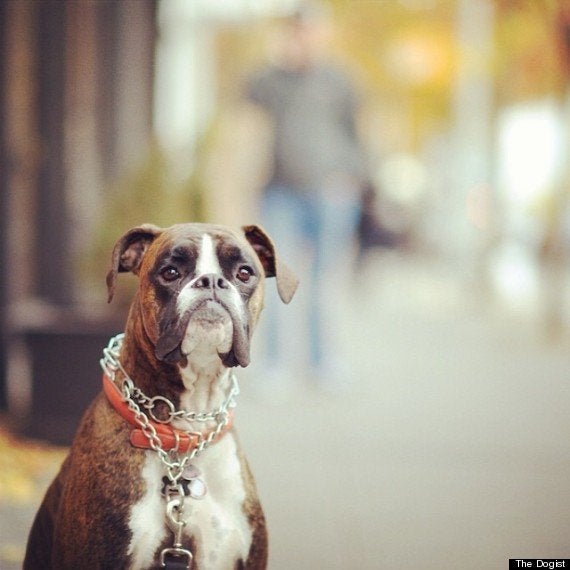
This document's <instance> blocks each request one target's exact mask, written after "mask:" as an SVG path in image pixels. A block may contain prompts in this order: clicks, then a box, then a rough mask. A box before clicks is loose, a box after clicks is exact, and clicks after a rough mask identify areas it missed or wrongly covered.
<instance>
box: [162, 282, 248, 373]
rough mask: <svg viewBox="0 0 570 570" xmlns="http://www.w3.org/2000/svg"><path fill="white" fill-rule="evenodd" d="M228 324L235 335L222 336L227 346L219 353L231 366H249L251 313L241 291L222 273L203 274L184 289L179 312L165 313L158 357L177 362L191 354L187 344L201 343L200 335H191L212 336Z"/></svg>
mask: <svg viewBox="0 0 570 570" xmlns="http://www.w3.org/2000/svg"><path fill="white" fill-rule="evenodd" d="M224 327H226V330H227V334H228V335H231V338H227V339H220V346H222V347H223V348H224V349H225V350H223V351H221V352H218V354H219V356H220V359H221V360H222V362H223V364H224V365H225V366H227V367H232V366H238V365H239V366H242V367H245V366H247V365H248V364H249V340H250V339H249V336H250V335H249V325H248V314H247V311H246V310H245V307H244V304H243V301H242V299H241V297H240V295H239V293H238V292H237V290H236V289H235V288H234V287H233V286H232V285H231V283H230V282H229V281H227V280H226V279H225V278H224V277H223V276H222V275H219V274H214V273H210V274H205V275H201V276H199V277H197V278H195V279H194V280H193V281H191V282H190V283H189V284H187V285H186V286H185V287H184V288H183V289H182V291H181V292H180V294H179V296H178V299H177V303H176V314H175V315H173V314H170V315H165V319H164V326H163V327H162V328H163V330H162V332H161V334H160V337H159V339H158V341H157V343H156V347H155V354H156V357H157V358H158V359H160V360H163V361H165V362H169V363H172V364H174V363H177V362H179V361H180V360H182V359H183V358H184V357H186V356H189V353H188V352H186V351H185V350H184V349H183V344H190V345H193V344H199V341H200V339H199V338H190V339H187V335H193V336H198V335H208V334H209V333H210V331H212V330H213V329H215V328H218V329H220V330H222V331H223V330H224ZM185 339H186V342H185ZM224 344H226V345H227V346H223V345H224ZM190 351H191V349H190Z"/></svg>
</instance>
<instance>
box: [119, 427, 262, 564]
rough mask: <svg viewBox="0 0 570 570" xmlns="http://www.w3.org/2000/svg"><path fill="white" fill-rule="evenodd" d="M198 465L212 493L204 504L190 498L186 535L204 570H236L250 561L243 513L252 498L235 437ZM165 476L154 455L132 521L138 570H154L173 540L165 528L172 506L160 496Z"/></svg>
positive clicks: (145, 470) (200, 459) (145, 471)
mask: <svg viewBox="0 0 570 570" xmlns="http://www.w3.org/2000/svg"><path fill="white" fill-rule="evenodd" d="M192 463H193V464H194V465H196V467H198V468H199V469H200V471H201V472H202V474H201V478H202V479H203V480H204V482H205V483H206V485H207V487H208V493H207V494H206V496H205V497H204V498H203V499H201V500H196V499H192V498H187V499H186V501H185V504H184V519H185V520H186V521H187V525H186V527H185V533H186V534H188V535H191V536H193V537H194V542H195V545H196V547H195V548H196V552H193V553H192V554H193V555H194V559H195V560H196V562H197V564H198V566H199V567H201V568H208V569H211V570H226V569H229V568H234V567H235V563H236V561H237V560H239V559H242V560H246V559H247V555H248V553H249V549H250V546H251V541H252V531H251V528H250V526H249V523H248V520H247V517H246V514H245V512H244V510H243V504H244V501H245V498H246V492H245V488H244V485H243V477H242V473H241V466H240V462H239V459H238V454H237V448H236V442H235V440H234V438H233V436H232V435H231V434H227V435H226V436H225V437H224V438H223V439H222V440H221V441H220V442H219V443H217V444H216V445H214V446H212V447H211V448H209V449H207V450H206V451H205V452H204V453H203V454H202V455H200V456H199V457H197V458H195V459H194V460H193V461H192ZM164 474H165V472H164V467H163V465H162V463H161V462H160V460H159V458H158V456H157V455H156V453H154V452H152V451H148V452H147V458H146V461H145V463H144V466H143V469H142V473H141V477H142V479H143V481H144V484H145V487H146V490H145V493H144V495H143V496H142V498H141V500H140V501H139V502H138V503H137V504H135V505H133V507H132V509H131V514H130V520H129V527H130V530H131V532H132V539H131V543H130V546H129V554H130V555H131V556H132V564H131V568H132V569H133V570H135V569H136V570H140V569H142V568H148V567H149V566H150V565H151V564H152V561H153V558H154V555H155V553H156V551H157V549H158V548H159V547H160V545H161V543H162V542H163V540H164V539H165V538H168V540H170V537H171V536H172V534H171V533H170V531H169V530H168V529H167V528H166V526H165V508H166V502H165V500H164V498H163V497H162V496H161V494H160V487H161V479H162V477H163V476H164Z"/></svg>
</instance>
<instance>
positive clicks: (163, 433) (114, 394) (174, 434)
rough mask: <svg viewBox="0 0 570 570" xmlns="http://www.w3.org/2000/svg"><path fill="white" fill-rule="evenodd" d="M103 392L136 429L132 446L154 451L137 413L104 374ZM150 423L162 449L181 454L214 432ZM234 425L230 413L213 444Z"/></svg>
mask: <svg viewBox="0 0 570 570" xmlns="http://www.w3.org/2000/svg"><path fill="white" fill-rule="evenodd" d="M103 391H104V392H105V396H107V400H109V403H110V404H111V406H113V408H114V409H115V411H116V412H117V413H118V414H119V415H120V416H121V417H122V418H123V419H124V420H126V421H127V422H128V423H129V424H131V425H132V426H133V427H134V428H135V429H133V431H132V432H131V445H133V446H134V447H138V448H141V449H152V446H151V445H150V441H149V439H148V437H146V435H145V434H144V432H143V431H142V429H140V427H139V424H138V423H137V421H136V419H135V413H134V412H133V411H132V410H131V409H130V408H129V405H128V404H127V402H125V400H124V399H123V395H122V394H121V391H120V390H119V388H118V387H117V385H116V384H115V383H114V382H113V381H112V380H111V379H110V378H109V377H108V376H107V375H106V374H103ZM149 423H150V424H151V425H152V426H153V427H154V429H155V430H156V434H157V436H158V438H159V439H160V442H161V444H162V449H164V450H165V451H170V450H176V451H178V452H180V453H189V452H192V451H193V450H194V449H197V448H198V447H199V445H200V443H201V442H202V441H204V440H206V439H208V437H209V436H210V434H211V433H212V432H213V431H214V430H211V431H208V432H205V433H203V432H186V431H182V430H179V429H176V428H173V427H172V426H170V425H169V424H161V423H158V422H155V421H152V420H150V419H149ZM232 423H233V413H232V412H231V411H230V412H229V422H228V424H227V425H226V426H225V427H224V428H223V429H222V430H221V431H220V433H219V434H218V435H217V436H216V437H215V438H214V439H213V440H212V443H217V442H218V441H220V439H221V438H222V437H223V436H224V435H225V434H226V433H227V432H228V431H229V430H230V429H231V427H232Z"/></svg>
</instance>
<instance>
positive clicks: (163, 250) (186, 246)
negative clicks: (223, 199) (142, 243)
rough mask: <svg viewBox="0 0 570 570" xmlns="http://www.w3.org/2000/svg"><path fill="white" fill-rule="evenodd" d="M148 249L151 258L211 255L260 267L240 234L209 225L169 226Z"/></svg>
mask: <svg viewBox="0 0 570 570" xmlns="http://www.w3.org/2000/svg"><path fill="white" fill-rule="evenodd" d="M152 249H153V252H152V253H153V254H154V255H153V256H152V257H154V259H155V260H158V259H163V258H168V257H175V258H178V259H179V260H180V261H185V260H191V259H193V260H197V259H198V258H199V257H200V256H207V255H215V256H216V257H217V258H218V259H219V260H220V262H224V264H225V263H235V262H238V261H244V262H247V263H253V264H255V265H256V266H258V267H260V262H259V259H258V258H257V255H256V254H255V251H254V250H253V248H252V247H251V245H250V244H249V243H248V242H247V240H246V239H245V237H244V236H243V234H240V233H238V232H237V231H234V230H232V229H230V228H227V227H223V226H216V225H212V224H179V225H176V226H172V227H171V228H168V229H167V230H165V231H164V232H163V233H162V235H160V236H159V238H158V239H157V240H156V241H155V242H154V244H153V247H152ZM149 253H150V252H149Z"/></svg>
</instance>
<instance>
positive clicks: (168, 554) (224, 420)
mask: <svg viewBox="0 0 570 570" xmlns="http://www.w3.org/2000/svg"><path fill="white" fill-rule="evenodd" d="M128 271H130V272H133V273H135V274H136V275H138V278H139V282H138V289H137V292H136V294H135V296H134V299H133V301H132V303H131V306H130V310H129V314H128V318H127V323H126V327H125V333H124V335H119V336H118V337H116V338H115V339H113V341H112V342H111V343H110V345H109V348H108V349H107V350H106V352H105V357H104V359H103V360H102V364H103V368H104V371H105V372H104V375H103V383H104V390H103V391H102V393H101V394H100V395H99V396H98V397H97V398H96V399H95V400H94V402H93V403H92V404H91V406H90V407H89V408H88V409H87V411H86V413H85V415H84V417H83V419H82V421H81V423H80V425H79V428H78V431H77V434H76V436H75V439H74V442H73V445H72V447H71V449H70V452H69V455H68V456H67V458H66V460H65V461H64V463H63V465H62V467H61V470H60V472H59V474H58V475H57V477H56V478H55V480H54V481H53V483H52V484H51V486H50V487H49V489H48V491H47V492H46V495H45V497H44V500H43V503H42V505H41V507H40V509H39V511H38V513H37V515H36V518H35V521H34V524H33V526H32V529H31V532H30V536H29V539H28V547H27V552H26V558H25V561H24V568H25V569H27V570H38V569H41V568H50V569H54V570H71V569H86V570H87V569H88V570H95V569H122V568H129V569H135V570H140V569H147V568H167V569H168V568H172V569H173V568H192V570H196V569H200V570H212V569H229V568H231V569H233V568H247V569H259V568H266V565H267V533H266V527H265V519H264V516H263V511H262V509H261V506H260V504H259V500H258V498H257V494H256V489H255V484H254V481H253V478H252V476H251V473H250V470H249V467H248V464H247V462H246V459H245V457H244V455H243V453H242V451H241V448H240V445H239V442H238V439H237V437H236V434H235V430H234V429H233V428H232V426H231V422H232V415H233V410H232V407H233V406H234V404H235V396H236V395H237V392H238V389H237V384H236V380H235V374H234V368H235V367H238V366H242V367H243V366H247V365H248V363H249V358H250V339H251V335H252V332H253V329H254V328H255V325H256V324H257V321H258V318H259V314H260V312H261V309H262V306H263V287H264V279H265V277H275V278H276V283H277V290H278V292H279V295H280V297H281V299H282V300H283V301H284V302H285V303H288V302H289V301H290V300H291V298H292V297H293V294H294V293H295V290H296V288H297V284H298V280H297V278H296V277H295V276H294V274H293V273H292V272H291V271H290V270H289V269H288V268H287V266H286V265H285V264H284V263H283V262H282V261H281V260H280V259H279V257H278V256H277V255H276V253H275V248H274V245H273V243H272V241H271V239H270V238H269V237H268V236H267V235H266V234H265V233H264V232H263V230H262V229H260V228H259V227H257V226H247V227H244V228H242V232H237V231H233V230H230V229H228V228H225V227H221V226H214V225H208V224H179V225H175V226H172V227H170V228H167V229H161V228H159V227H156V226H153V225H150V224H145V225H142V226H140V227H137V228H133V229H131V230H130V231H128V232H127V233H126V234H125V235H124V236H123V237H122V238H120V239H119V240H118V241H117V243H116V245H115V248H114V250H113V255H112V267H111V270H110V271H109V274H108V276H107V285H108V291H109V301H110V300H111V299H112V297H113V293H114V291H115V283H116V278H117V275H118V273H120V272H128Z"/></svg>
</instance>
